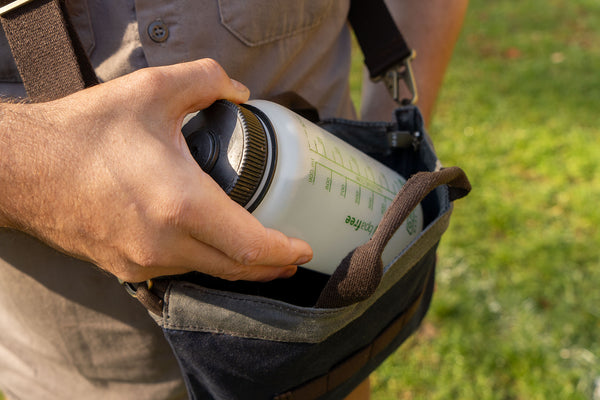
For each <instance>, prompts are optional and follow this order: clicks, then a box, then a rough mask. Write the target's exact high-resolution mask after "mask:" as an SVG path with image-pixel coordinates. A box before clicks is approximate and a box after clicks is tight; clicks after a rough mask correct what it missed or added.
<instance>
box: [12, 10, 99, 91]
mask: <svg viewBox="0 0 600 400" xmlns="http://www.w3.org/2000/svg"><path fill="white" fill-rule="evenodd" d="M8 3H11V2H10V1H5V0H0V6H4V5H6V4H8ZM0 22H1V23H2V27H3V28H4V32H5V34H6V38H7V39H8V43H9V45H10V49H11V51H12V53H13V57H14V58H15V62H16V64H17V68H18V69H19V73H20V74H21V78H22V79H23V84H24V85H25V90H26V91H27V95H28V96H29V98H30V100H31V101H35V102H42V101H48V100H54V99H58V98H61V97H64V96H66V95H68V94H71V93H74V92H76V91H78V90H81V89H83V88H85V87H89V86H92V85H95V84H97V83H98V79H97V77H96V74H95V72H94V69H93V67H92V65H91V63H90V61H89V59H88V57H87V54H86V53H85V50H84V48H83V46H82V44H81V42H80V40H79V37H78V36H77V33H76V32H75V30H74V29H73V26H72V24H71V21H70V19H69V16H68V13H67V10H66V6H65V3H64V1H63V0H34V1H31V2H29V3H27V4H24V5H22V6H20V7H18V8H15V9H14V10H11V11H8V12H7V13H5V14H4V15H3V16H1V17H0Z"/></svg>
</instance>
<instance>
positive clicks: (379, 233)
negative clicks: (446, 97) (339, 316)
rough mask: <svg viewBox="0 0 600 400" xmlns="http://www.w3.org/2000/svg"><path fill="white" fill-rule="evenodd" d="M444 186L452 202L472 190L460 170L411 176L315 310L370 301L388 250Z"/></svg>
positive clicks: (344, 263)
mask: <svg viewBox="0 0 600 400" xmlns="http://www.w3.org/2000/svg"><path fill="white" fill-rule="evenodd" d="M441 185H448V193H449V198H450V201H454V200H457V199H459V198H461V197H464V196H466V195H467V194H468V193H469V191H470V190H471V184H470V183H469V180H468V179H467V176H466V175H465V173H464V172H463V170H462V169H460V168H458V167H450V168H443V169H441V170H439V171H434V172H418V173H416V174H414V175H413V176H411V177H410V178H409V179H408V180H407V181H406V183H405V184H404V186H402V189H400V192H398V194H397V195H396V197H395V198H394V200H393V201H392V204H391V205H390V206H389V207H388V209H387V210H386V212H385V214H384V215H383V218H382V219H381V222H380V223H379V226H378V227H377V230H375V233H374V234H373V237H372V238H371V239H370V240H369V241H368V242H366V243H365V244H363V245H361V246H359V247H357V248H355V249H354V250H352V251H351V252H350V253H349V254H348V255H347V256H346V257H345V258H344V259H343V260H342V262H341V263H340V265H339V266H338V267H337V269H336V270H335V272H334V273H333V274H332V275H331V277H330V278H329V281H327V284H326V285H325V288H324V289H323V291H322V292H321V295H320V296H319V299H318V300H317V304H316V307H318V308H336V307H344V306H347V305H350V304H354V303H357V302H359V301H361V300H364V299H366V298H368V297H370V296H371V295H372V294H373V293H374V292H375V290H376V289H377V287H378V286H379V283H380V282H381V278H382V276H383V267H384V266H383V262H382V261H381V255H382V253H383V250H384V249H385V246H386V245H387V243H388V242H389V240H390V239H391V238H392V236H393V235H394V233H396V231H397V230H398V228H400V225H402V223H403V222H404V221H405V220H406V218H408V216H409V214H410V213H411V212H412V211H413V210H414V209H415V207H416V206H417V205H418V204H419V203H420V202H421V201H423V199H424V198H425V197H426V196H427V195H428V194H429V193H430V192H431V191H432V190H434V189H435V188H437V187H438V186H441Z"/></svg>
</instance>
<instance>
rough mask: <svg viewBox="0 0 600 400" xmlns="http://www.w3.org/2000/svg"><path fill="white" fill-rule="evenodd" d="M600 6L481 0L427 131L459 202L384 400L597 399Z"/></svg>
mask: <svg viewBox="0 0 600 400" xmlns="http://www.w3.org/2000/svg"><path fill="white" fill-rule="evenodd" d="M598 65H600V3H598V2H596V1H589V0H588V1H579V2H577V3H576V4H575V2H568V1H565V0H552V1H543V2H542V1H540V0H534V1H529V2H517V3H515V2H513V1H508V0H501V1H496V2H484V1H483V0H474V1H471V4H470V9H469V12H468V17H467V21H466V25H465V28H464V31H463V34H462V36H461V39H460V43H459V44H458V46H457V49H456V52H455V55H454V58H453V62H452V65H451V68H450V70H449V71H448V74H447V77H446V81H445V86H444V89H443V91H442V93H441V97H440V99H439V101H438V105H437V110H436V115H435V118H434V120H433V124H432V127H431V129H430V133H431V135H432V136H433V138H434V141H435V144H436V148H437V150H438V154H439V156H440V159H441V160H442V161H443V162H444V164H445V165H459V166H461V167H463V168H464V169H465V171H466V172H467V174H468V176H469V178H470V180H471V182H472V184H473V187H474V190H473V192H472V193H471V195H470V196H469V197H467V198H466V199H464V200H461V201H459V202H457V204H456V208H455V212H454V215H453V218H452V221H451V224H450V229H449V231H448V232H447V234H446V235H445V236H444V238H443V239H442V244H441V246H440V251H439V256H440V258H439V269H438V280H437V283H438V285H437V291H436V295H435V297H434V302H433V305H432V309H431V311H430V313H429V315H428V317H427V319H426V322H425V324H424V326H423V327H422V329H421V330H420V331H419V332H418V334H417V335H415V337H413V338H411V339H410V340H409V341H408V342H407V343H406V344H405V345H404V346H403V347H401V348H400V349H399V350H398V352H397V353H396V354H395V355H394V356H393V357H391V358H390V359H389V360H388V361H387V362H386V363H385V364H384V365H383V366H382V367H381V368H380V369H379V370H378V371H377V372H376V374H375V375H374V379H373V387H374V396H373V398H374V399H455V398H460V399H590V398H592V397H591V396H592V391H593V390H594V382H595V381H596V380H597V378H598V377H599V376H600V343H599V341H598V332H599V330H600V308H599V306H598V305H599V304H600V290H598V286H599V285H600V268H599V266H598V264H599V263H600V249H599V246H598V244H599V243H600V232H599V231H598V226H600V209H599V208H598V206H597V204H598V199H600V159H599V157H598V155H599V154H600V125H599V121H600V118H599V117H598V112H597V106H598V105H599V104H600V75H599V74H598V72H597V67H598Z"/></svg>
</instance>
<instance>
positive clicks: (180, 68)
mask: <svg viewBox="0 0 600 400" xmlns="http://www.w3.org/2000/svg"><path fill="white" fill-rule="evenodd" d="M159 68H161V69H163V71H161V72H162V73H163V74H165V75H167V79H166V81H168V82H170V83H171V85H172V87H171V90H172V92H171V93H173V94H174V96H173V97H174V98H173V99H172V101H171V102H170V104H169V106H170V108H171V110H170V111H171V112H173V113H174V114H175V115H181V113H191V112H195V111H198V110H202V109H204V108H206V107H208V106H210V105H211V104H212V103H214V102H215V101H216V100H220V99H225V100H229V101H232V102H234V103H243V102H245V101H247V100H248V98H249V96H250V91H249V90H248V88H247V87H246V86H244V85H243V84H242V83H240V82H238V81H236V80H233V79H231V78H230V77H229V76H228V75H227V73H226V72H225V70H224V69H223V68H222V67H221V65H219V63H217V62H216V61H215V60H212V59H210V58H204V59H201V60H196V61H191V62H187V63H181V64H175V65H170V66H166V67H159ZM172 115H173V114H172ZM175 115H173V116H175Z"/></svg>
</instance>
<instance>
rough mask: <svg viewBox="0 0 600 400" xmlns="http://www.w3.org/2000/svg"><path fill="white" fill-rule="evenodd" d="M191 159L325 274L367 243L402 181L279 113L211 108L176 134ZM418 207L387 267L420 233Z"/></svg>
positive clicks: (262, 107)
mask: <svg viewBox="0 0 600 400" xmlns="http://www.w3.org/2000/svg"><path fill="white" fill-rule="evenodd" d="M182 131H183V133H184V135H185V136H186V140H187V143H188V146H189V148H190V151H191V152H192V155H193V156H194V158H195V159H196V161H197V162H198V164H199V165H200V167H201V168H202V169H203V170H204V171H205V172H207V173H208V174H209V175H211V176H212V177H213V179H215V181H216V182H217V183H219V185H220V186H221V187H222V188H223V190H225V192H227V194H229V196H230V197H231V198H232V199H234V200H235V201H237V202H238V203H239V204H241V205H242V206H244V207H245V208H246V209H247V210H249V211H250V212H252V214H253V215H254V216H255V217H256V218H257V219H258V220H259V221H260V222H261V223H262V224H263V225H265V226H266V227H269V228H274V229H277V230H279V231H281V232H283V233H285V234H286V235H288V236H292V237H297V238H300V239H303V240H305V241H306V242H308V244H310V246H311V247H312V249H313V259H312V260H311V261H310V262H309V263H307V264H305V265H303V267H306V268H309V269H312V270H315V271H319V272H322V273H325V274H331V273H333V271H334V270H335V268H336V267H337V266H338V265H339V263H340V261H341V260H342V259H343V258H344V257H345V256H346V255H347V254H348V253H349V252H350V251H351V250H353V249H354V248H355V247H357V246H359V245H361V244H363V243H365V242H366V241H368V240H369V238H370V237H371V236H372V235H373V232H374V231H375V229H376V228H377V225H378V224H379V221H380V220H381V218H382V216H383V214H384V212H385V210H386V209H387V207H388V206H389V205H390V203H391V202H392V200H393V198H394V196H395V195H396V193H398V191H399V190H400V188H401V187H402V185H404V183H405V182H406V181H405V179H404V178H403V177H402V176H401V175H400V174H398V173H397V172H395V171H393V170H392V169H390V168H388V167H386V166H385V165H383V164H381V163H380V162H378V161H376V160H374V159H372V158H371V157H369V156H367V155H366V154H364V153H362V152H361V151H359V150H358V149H356V148H354V147H352V146H351V145H349V144H347V143H346V142H344V141H342V140H341V139H338V138H337V137H335V136H333V135H332V134H330V133H329V132H327V131H325V130H324V129H322V128H320V127H318V126H317V125H315V124H313V123H312V122H310V121H308V120H306V119H304V118H302V117H301V116H299V115H297V114H295V113H293V112H292V111H290V110H288V109H287V108H285V107H282V106H280V105H277V104H275V103H272V102H268V101H265V100H253V101H250V102H248V103H247V104H243V105H236V104H233V103H231V102H228V101H217V102H216V103H214V104H213V105H212V106H211V107H209V108H207V109H206V110H203V111H201V112H199V113H197V114H196V115H195V116H193V117H192V118H190V119H188V120H187V122H186V124H185V125H184V127H183V129H182ZM422 227H423V212H422V210H421V206H420V205H419V206H418V207H417V208H416V209H415V210H414V211H413V212H412V213H411V214H410V216H409V217H408V218H407V220H406V221H405V222H404V224H403V225H402V226H401V227H400V228H399V229H398V231H397V232H396V234H395V235H394V236H393V237H392V239H391V240H390V242H389V243H388V245H387V247H386V249H385V251H384V253H383V265H384V266H387V265H388V264H389V263H391V262H392V261H393V259H394V258H395V256H396V255H398V254H399V253H400V252H401V251H402V250H403V249H404V248H406V246H407V245H408V244H409V243H410V242H411V241H412V240H413V239H414V238H415V237H416V236H417V235H418V234H419V233H420V232H421V230H422Z"/></svg>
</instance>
